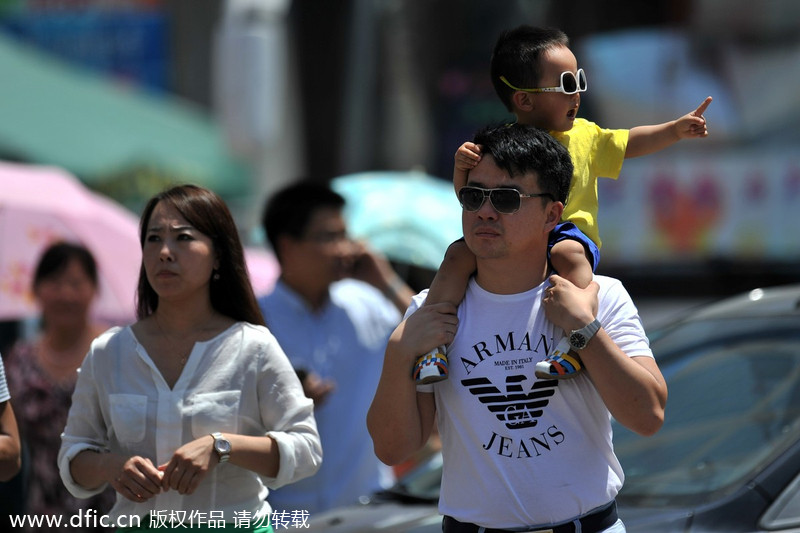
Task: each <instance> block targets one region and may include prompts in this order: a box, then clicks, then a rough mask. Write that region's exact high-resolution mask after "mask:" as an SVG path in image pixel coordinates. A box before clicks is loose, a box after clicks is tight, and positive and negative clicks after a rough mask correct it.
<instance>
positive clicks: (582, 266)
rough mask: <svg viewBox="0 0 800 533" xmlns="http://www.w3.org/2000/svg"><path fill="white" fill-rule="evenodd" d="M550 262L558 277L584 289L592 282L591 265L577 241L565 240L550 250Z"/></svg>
mask: <svg viewBox="0 0 800 533" xmlns="http://www.w3.org/2000/svg"><path fill="white" fill-rule="evenodd" d="M550 262H551V263H552V264H553V269H555V271H556V272H558V275H559V276H561V277H563V278H567V279H568V280H570V281H571V282H572V283H574V284H575V285H577V286H578V287H580V288H581V289H585V288H586V287H588V286H589V284H590V283H591V282H592V265H591V263H590V262H589V259H588V258H587V257H586V250H585V249H584V247H583V244H581V243H580V242H578V241H573V240H572V239H565V240H563V241H559V242H557V243H555V244H554V245H553V247H552V248H551V249H550Z"/></svg>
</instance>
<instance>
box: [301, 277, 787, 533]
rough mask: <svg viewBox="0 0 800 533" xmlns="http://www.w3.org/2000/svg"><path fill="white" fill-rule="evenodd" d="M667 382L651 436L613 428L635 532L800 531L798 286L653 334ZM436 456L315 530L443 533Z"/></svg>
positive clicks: (623, 502)
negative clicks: (661, 416)
mask: <svg viewBox="0 0 800 533" xmlns="http://www.w3.org/2000/svg"><path fill="white" fill-rule="evenodd" d="M649 337H650V340H651V346H652V348H653V351H654V353H655V354H656V357H657V359H658V362H659V366H660V367H661V370H662V372H663V374H664V377H665V378H666V380H667V383H668V385H669V400H668V402H667V411H666V419H665V422H664V426H663V428H662V429H661V430H660V431H659V432H658V433H657V434H656V435H655V436H653V437H647V438H644V437H640V436H638V435H635V434H633V433H632V432H630V431H628V430H627V429H625V428H623V427H621V426H618V425H615V428H614V442H615V450H616V453H617V455H618V457H619V459H620V461H621V463H622V465H623V468H624V470H625V475H626V479H625V486H624V487H623V489H622V491H621V493H620V494H619V497H618V504H619V513H620V516H621V517H622V519H623V520H624V521H625V524H626V526H627V530H628V532H629V533H662V532H682V533H697V532H720V533H721V532H724V533H733V532H751V533H752V532H765V531H783V532H787V533H788V532H789V531H800V285H792V286H783V287H776V288H769V289H756V290H753V291H750V292H748V293H746V294H742V295H739V296H736V297H733V298H729V299H726V300H723V301H720V302H718V303H715V304H711V305H707V306H704V307H702V308H699V309H697V310H696V311H694V312H691V313H687V315H686V316H684V317H682V318H681V319H679V320H677V321H674V322H672V323H670V324H668V325H666V326H664V327H661V328H658V329H657V330H655V331H652V332H649ZM440 479H441V456H439V455H435V456H433V457H431V458H430V459H429V460H428V461H426V462H425V463H423V464H421V465H420V466H419V467H418V468H417V469H416V470H414V471H412V472H410V473H409V474H408V475H407V476H405V477H403V478H402V479H400V480H399V481H398V483H397V484H396V485H395V486H394V487H393V488H392V489H390V490H388V491H383V492H380V493H378V494H375V495H373V497H372V498H370V499H369V500H368V501H365V502H364V503H363V504H361V505H355V506H351V507H346V508H342V509H336V510H332V511H329V512H327V513H321V514H319V515H317V516H313V517H311V518H312V519H311V521H310V524H311V528H310V529H311V530H312V531H313V530H322V529H324V530H325V531H329V532H336V531H341V532H345V531H348V532H361V531H364V532H366V531H384V532H400V531H405V532H418V533H422V532H440V531H441V517H440V516H439V514H438V511H437V501H438V494H439V482H440Z"/></svg>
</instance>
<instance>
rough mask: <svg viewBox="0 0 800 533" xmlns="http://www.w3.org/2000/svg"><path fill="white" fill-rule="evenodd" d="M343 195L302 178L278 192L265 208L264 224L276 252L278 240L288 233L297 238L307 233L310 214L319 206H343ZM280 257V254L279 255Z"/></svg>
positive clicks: (337, 207)
mask: <svg viewBox="0 0 800 533" xmlns="http://www.w3.org/2000/svg"><path fill="white" fill-rule="evenodd" d="M344 204H345V199H344V197H343V196H342V195H340V194H339V193H337V192H336V191H334V190H333V189H331V188H330V186H329V185H328V184H326V183H323V182H320V181H316V180H315V181H312V180H308V179H307V180H303V181H299V182H296V183H293V184H291V185H288V186H286V187H284V188H283V189H281V190H279V191H278V192H276V193H275V194H274V195H273V196H272V197H271V198H270V199H269V200H268V201H267V204H266V206H265V208H264V213H263V216H262V218H261V224H262V226H263V228H264V232H265V233H266V236H267V241H269V243H270V245H271V246H272V249H273V251H274V252H275V254H276V255H279V254H280V251H279V250H278V239H279V238H280V237H281V236H282V235H289V236H290V237H293V238H295V239H300V238H302V237H304V236H305V233H306V230H307V229H308V224H309V222H310V221H311V217H312V216H313V215H314V213H316V212H317V210H319V209H323V208H331V209H339V210H340V209H342V208H344ZM278 259H280V257H278Z"/></svg>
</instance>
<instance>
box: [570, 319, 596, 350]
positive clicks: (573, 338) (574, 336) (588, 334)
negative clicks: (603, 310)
mask: <svg viewBox="0 0 800 533" xmlns="http://www.w3.org/2000/svg"><path fill="white" fill-rule="evenodd" d="M599 329H600V321H599V320H597V319H596V318H595V319H594V320H593V321H591V322H590V323H588V324H586V325H585V326H583V327H582V328H581V329H573V330H572V331H571V332H570V334H569V345H570V346H571V347H572V349H573V350H582V349H584V348H586V345H587V344H589V341H590V340H592V337H594V334H595V333H597V331H598V330H599Z"/></svg>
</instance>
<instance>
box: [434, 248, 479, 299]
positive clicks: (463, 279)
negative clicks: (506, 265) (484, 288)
mask: <svg viewBox="0 0 800 533" xmlns="http://www.w3.org/2000/svg"><path fill="white" fill-rule="evenodd" d="M475 268H476V265H475V256H474V255H473V254H472V252H471V251H470V250H469V248H468V247H467V243H465V242H464V241H463V240H458V241H456V242H454V243H453V244H451V245H450V246H449V247H448V248H447V252H446V253H445V254H444V260H442V264H441V266H440V267H439V270H438V271H437V272H436V275H435V276H434V277H433V281H432V282H431V287H430V289H428V296H427V298H425V303H426V304H428V303H432V304H437V303H441V302H449V303H452V304H453V305H458V304H460V303H461V300H463V299H464V293H466V291H467V283H469V278H470V276H472V274H473V273H474V272H475Z"/></svg>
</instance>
